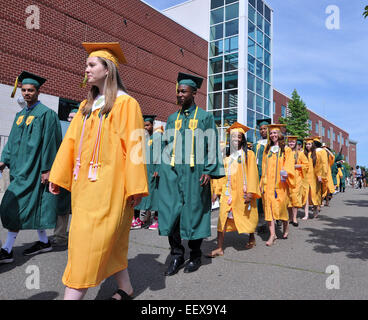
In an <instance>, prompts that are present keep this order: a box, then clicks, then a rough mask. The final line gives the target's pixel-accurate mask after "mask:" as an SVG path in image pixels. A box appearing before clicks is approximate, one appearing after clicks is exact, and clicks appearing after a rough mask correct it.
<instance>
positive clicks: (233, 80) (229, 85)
mask: <svg viewBox="0 0 368 320" xmlns="http://www.w3.org/2000/svg"><path fill="white" fill-rule="evenodd" d="M224 78H225V79H224V80H225V89H234V88H237V87H238V72H229V73H225V76H224Z"/></svg>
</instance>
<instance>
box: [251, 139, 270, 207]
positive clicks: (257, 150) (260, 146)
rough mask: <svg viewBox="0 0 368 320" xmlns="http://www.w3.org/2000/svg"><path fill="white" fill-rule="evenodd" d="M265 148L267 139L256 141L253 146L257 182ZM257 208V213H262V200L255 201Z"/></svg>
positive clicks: (260, 173) (260, 175)
mask: <svg viewBox="0 0 368 320" xmlns="http://www.w3.org/2000/svg"><path fill="white" fill-rule="evenodd" d="M266 146H267V139H263V140H258V141H257V142H256V143H255V144H254V145H253V152H254V154H255V156H256V161H257V168H258V176H259V180H261V177H262V161H263V152H264V150H265V148H266ZM257 207H258V213H263V204H262V198H260V199H257Z"/></svg>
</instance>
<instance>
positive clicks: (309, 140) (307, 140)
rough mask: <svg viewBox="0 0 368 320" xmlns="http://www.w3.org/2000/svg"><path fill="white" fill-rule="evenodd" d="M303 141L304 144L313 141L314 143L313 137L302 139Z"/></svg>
mask: <svg viewBox="0 0 368 320" xmlns="http://www.w3.org/2000/svg"><path fill="white" fill-rule="evenodd" d="M304 141H305V142H306V143H308V142H313V141H314V137H308V138H304Z"/></svg>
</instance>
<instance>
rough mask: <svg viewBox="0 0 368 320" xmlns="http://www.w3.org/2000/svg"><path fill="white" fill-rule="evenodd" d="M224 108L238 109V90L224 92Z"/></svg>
mask: <svg viewBox="0 0 368 320" xmlns="http://www.w3.org/2000/svg"><path fill="white" fill-rule="evenodd" d="M224 100H225V101H224V108H237V107H238V90H231V91H225V92H224Z"/></svg>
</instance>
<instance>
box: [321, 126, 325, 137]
mask: <svg viewBox="0 0 368 320" xmlns="http://www.w3.org/2000/svg"><path fill="white" fill-rule="evenodd" d="M324 136H325V127H323V126H322V137H324Z"/></svg>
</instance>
